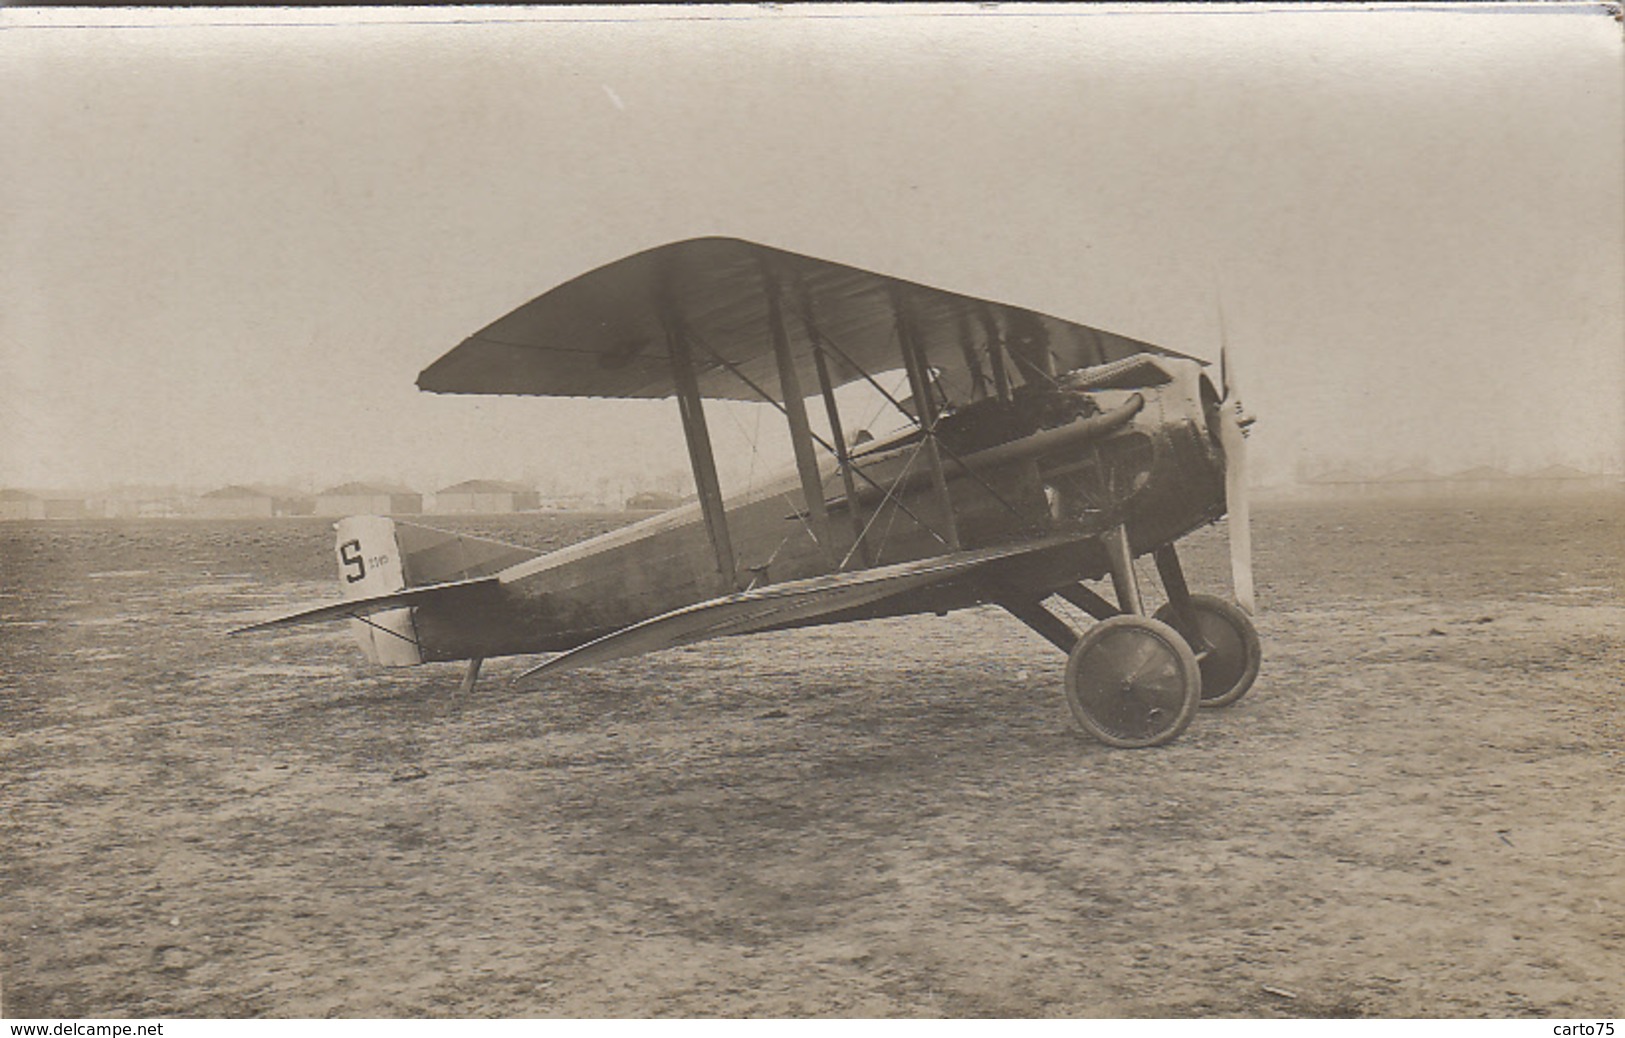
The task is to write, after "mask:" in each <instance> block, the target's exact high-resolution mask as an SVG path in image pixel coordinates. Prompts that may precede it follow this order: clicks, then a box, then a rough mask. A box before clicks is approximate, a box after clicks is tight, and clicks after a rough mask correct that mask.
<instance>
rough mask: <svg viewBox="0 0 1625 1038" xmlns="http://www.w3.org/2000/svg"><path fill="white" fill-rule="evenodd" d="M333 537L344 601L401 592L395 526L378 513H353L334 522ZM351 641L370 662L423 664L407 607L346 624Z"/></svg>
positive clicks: (403, 573)
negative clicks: (335, 539) (354, 642)
mask: <svg viewBox="0 0 1625 1038" xmlns="http://www.w3.org/2000/svg"><path fill="white" fill-rule="evenodd" d="M333 529H335V530H336V531H338V538H337V541H336V543H335V545H334V549H333V550H334V552H335V554H336V555H337V556H338V564H339V586H340V588H341V589H342V591H343V594H344V598H345V599H346V600H349V599H355V598H368V597H370V596H373V595H387V594H389V593H391V592H394V591H401V590H403V589H405V588H406V586H407V582H406V562H405V556H404V554H403V553H402V551H401V547H400V543H399V541H398V540H397V538H396V536H395V522H394V520H392V519H386V518H384V517H383V516H378V515H356V516H350V517H349V518H347V519H341V520H339V521H338V522H337V523H335V524H334V526H333ZM350 629H351V630H352V631H354V632H355V637H356V643H357V644H358V645H360V646H361V651H362V652H363V653H365V654H366V656H367V659H369V660H371V661H372V662H373V663H377V664H380V665H382V666H385V667H410V666H412V665H413V664H417V663H422V662H423V653H422V651H421V650H420V648H419V647H418V637H417V629H416V627H415V625H414V624H413V622H412V609H411V607H409V606H403V607H402V608H399V609H386V610H383V611H381V612H376V613H373V614H371V615H370V616H368V617H366V618H365V619H359V620H351V621H350Z"/></svg>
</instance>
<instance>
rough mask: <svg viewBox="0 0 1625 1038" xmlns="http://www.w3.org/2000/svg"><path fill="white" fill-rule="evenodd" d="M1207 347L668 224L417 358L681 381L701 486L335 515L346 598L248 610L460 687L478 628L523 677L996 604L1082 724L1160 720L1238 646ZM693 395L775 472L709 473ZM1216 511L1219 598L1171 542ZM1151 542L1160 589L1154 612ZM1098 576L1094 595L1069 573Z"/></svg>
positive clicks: (1220, 410) (487, 383) (1236, 570)
mask: <svg viewBox="0 0 1625 1038" xmlns="http://www.w3.org/2000/svg"><path fill="white" fill-rule="evenodd" d="M1221 366H1222V367H1224V371H1223V372H1222V373H1221V378H1220V384H1219V385H1215V384H1214V381H1213V380H1212V378H1211V377H1210V374H1209V371H1208V365H1207V364H1206V362H1204V361H1200V360H1198V359H1196V358H1193V357H1189V356H1186V355H1183V354H1180V353H1176V352H1174V351H1172V350H1168V349H1164V348H1161V347H1158V346H1155V345H1152V344H1150V343H1146V342H1140V341H1137V340H1135V339H1131V338H1127V337H1124V336H1122V335H1117V334H1113V333H1111V332H1108V331H1103V330H1101V329H1098V328H1093V327H1090V326H1087V325H1083V324H1078V323H1074V322H1071V321H1066V320H1061V319H1059V318H1056V317H1051V316H1048V315H1046V314H1042V313H1037V312H1035V311H1032V310H1027V309H1023V308H1020V307H1016V306H1010V305H1005V304H1001V303H996V302H991V301H988V300H985V299H977V298H973V297H970V296H965V295H960V294H958V293H955V292H949V291H944V290H941V289H937V288H931V287H927V286H925V285H921V284H916V283H913V282H910V281H905V280H902V279H899V278H896V277H891V276H886V275H882V274H876V273H872V272H869V271H866V270H860V269H857V268H854V267H850V266H845V265H842V264H839V263H833V262H828V261H825V260H820V259H814V258H811V257H808V256H803V255H798V254H795V253H791V252H787V251H783V250H780V249H776V248H771V247H768V246H765V245H759V244H755V243H752V242H748V241H743V240H739V239H733V238H699V239H693V240H687V241H680V242H675V243H672V244H667V245H662V246H659V247H657V248H653V249H649V250H647V251H644V252H640V253H638V254H636V255H633V256H630V257H627V258H624V259H621V260H618V261H616V262H613V263H610V264H608V265H606V266H603V267H599V268H598V269H595V270H592V271H590V272H588V273H586V274H583V275H581V276H579V277H577V278H575V279H573V280H571V281H568V282H566V283H564V284H562V285H559V286H558V287H556V288H554V289H552V290H550V291H548V292H547V293H545V294H543V295H541V296H539V297H538V298H536V299H534V300H532V301H530V302H529V303H526V304H524V305H523V306H521V307H519V308H518V309H517V310H514V311H513V312H512V313H510V314H508V315H507V316H505V317H502V318H500V319H499V320H497V321H495V322H494V323H492V324H490V325H489V326H487V327H485V328H484V329H482V330H480V331H478V332H476V333H475V334H473V335H472V336H470V337H469V338H468V339H466V340H465V341H464V342H462V343H461V344H460V345H458V346H457V347H456V348H455V349H453V350H451V351H450V352H449V353H447V354H446V355H444V356H443V357H441V358H440V359H439V360H437V361H435V362H434V363H433V364H431V365H430V366H429V367H428V368H426V369H425V370H424V371H423V372H422V373H421V374H420V375H419V377H418V381H417V384H418V387H419V388H420V389H422V390H425V391H428V392H433V393H483V394H524V395H534V396H555V397H606V398H650V399H656V398H671V397H676V400H677V404H678V411H679V414H680V416H681V421H682V432H683V436H684V438H685V441H686V443H687V452H688V457H689V460H690V462H691V464H692V468H693V476H694V483H695V487H696V488H697V491H698V492H697V495H696V499H695V500H694V501H693V502H691V503H690V504H687V505H684V506H681V507H678V508H676V509H674V510H671V511H669V512H666V513H663V514H660V515H657V516H654V517H652V518H649V519H647V520H644V521H641V522H636V523H633V524H631V525H629V526H626V527H624V528H621V529H618V530H615V531H613V532H611V533H608V534H605V535H603V536H600V537H595V538H593V539H590V540H587V541H584V542H582V543H579V544H576V545H573V546H570V547H566V548H563V549H561V550H558V551H552V552H547V553H539V552H535V551H532V550H530V549H526V548H522V547H518V546H515V545H510V544H505V543H501V542H497V541H493V540H487V539H483V538H478V537H473V536H467V535H462V534H455V533H449V532H444V531H438V530H432V529H429V528H426V527H422V526H418V525H415V524H409V523H406V522H397V521H395V520H392V519H389V518H385V517H381V516H361V517H353V518H348V519H344V520H341V521H340V522H339V523H338V524H337V525H336V529H337V532H338V537H337V543H336V546H335V549H334V550H335V553H336V557H337V562H338V570H339V577H340V587H341V590H342V594H343V596H344V597H343V600H342V601H340V602H337V603H335V604H331V605H324V606H321V607H318V608H314V609H308V610H305V611H303V612H300V613H297V614H294V615H292V616H286V617H282V618H279V619H276V620H271V621H268V622H265V623H259V624H255V625H253V626H251V627H247V628H243V630H245V631H246V630H264V629H267V628H276V627H282V626H286V625H289V624H300V623H311V622H317V621H324V620H348V621H349V622H350V623H351V625H352V626H353V627H354V629H355V631H356V636H357V639H358V641H359V642H360V644H361V647H362V649H363V650H364V651H365V653H366V654H367V656H368V657H369V658H370V659H371V660H372V661H374V662H375V663H379V664H384V665H392V666H400V665H412V664H419V663H428V662H434V661H449V660H466V661H468V663H467V670H466V673H465V677H464V680H463V686H462V687H463V689H464V690H465V691H466V690H469V689H472V688H473V684H474V681H475V680H476V678H477V676H478V674H479V668H480V663H481V661H482V660H484V659H487V658H490V657H495V656H510V655H525V654H542V653H549V654H554V655H552V656H551V657H550V658H549V659H547V660H545V661H544V662H542V663H541V664H540V665H538V666H535V667H533V668H532V669H530V670H528V671H526V672H525V674H524V678H526V679H535V678H536V677H537V676H538V675H544V674H548V673H557V672H559V671H562V670H565V669H567V668H574V667H584V666H592V665H597V664H602V663H605V662H607V661H610V660H616V659H620V658H623V657H628V656H634V655H638V654H643V653H651V652H655V651H658V650H662V649H668V648H672V647H675V646H680V645H687V644H691V643H695V642H699V641H703V640H705V639H710V638H716V637H720V636H724V635H743V634H751V633H756V632H764V631H779V630H784V629H787V628H794V627H802V626H810V625H817V624H838V623H846V622H849V621H858V620H866V619H872V618H877V617H890V616H900V615H906V614H921V613H936V614H944V615H945V614H947V613H950V612H953V611H955V610H960V609H965V608H968V607H972V606H979V605H988V604H993V605H997V606H999V607H1002V608H1003V609H1004V610H1006V611H1007V612H1008V613H1009V614H1010V615H1011V616H1013V617H1014V618H1015V619H1016V620H1019V621H1020V622H1021V623H1023V624H1025V625H1027V626H1028V627H1030V628H1032V629H1033V630H1034V631H1036V632H1037V633H1038V634H1039V635H1041V636H1042V637H1043V638H1044V639H1046V640H1047V641H1049V642H1050V643H1051V644H1053V645H1054V646H1056V647H1057V648H1059V649H1060V650H1061V651H1063V652H1065V653H1067V655H1068V660H1067V664H1066V669H1065V691H1066V700H1067V703H1068V705H1069V707H1070V709H1071V712H1072V715H1073V716H1074V717H1075V718H1076V720H1077V722H1078V723H1079V724H1080V725H1081V726H1082V727H1083V728H1084V729H1085V730H1086V731H1088V732H1089V733H1091V734H1093V735H1094V736H1096V737H1097V738H1099V739H1100V740H1102V741H1104V742H1106V743H1108V744H1110V745H1113V746H1122V747H1142V746H1153V745H1158V744H1161V743H1165V742H1168V741H1169V740H1172V739H1174V738H1176V737H1177V736H1178V735H1179V734H1180V732H1182V731H1183V730H1184V729H1185V727H1186V726H1187V725H1188V724H1189V723H1190V721H1191V719H1192V717H1193V716H1194V715H1195V713H1196V710H1197V708H1198V706H1199V705H1201V706H1223V705H1226V704H1229V703H1233V702H1235V701H1236V700H1237V699H1238V698H1240V697H1241V696H1242V695H1243V694H1244V693H1245V692H1246V691H1247V689H1248V688H1249V687H1250V686H1251V684H1252V683H1253V680H1254V678H1255V677H1256V676H1257V674H1258V669H1259V660H1260V646H1259V640H1258V635H1257V633H1256V631H1255V629H1254V627H1253V624H1252V622H1251V620H1250V619H1249V613H1250V612H1251V611H1252V608H1253V602H1252V597H1253V589H1252V568H1251V547H1250V541H1249V536H1248V527H1247V504H1246V496H1245V495H1246V490H1245V481H1246V475H1245V460H1244V453H1245V450H1244V433H1245V431H1246V430H1245V426H1246V424H1247V423H1248V422H1250V421H1251V419H1249V418H1247V417H1246V416H1245V415H1244V414H1243V412H1242V410H1241V407H1240V403H1239V400H1238V399H1237V398H1236V396H1235V387H1234V384H1233V378H1232V377H1231V376H1230V371H1229V368H1228V366H1227V365H1223V364H1222V362H1221ZM899 369H901V371H902V373H903V374H904V375H906V379H907V382H906V385H907V387H908V389H907V392H906V394H905V393H904V392H903V390H902V389H901V385H902V377H901V376H897V375H896V373H897V372H898V370H899ZM882 372H891V373H893V375H894V376H895V377H894V380H893V385H894V386H895V387H896V389H895V391H894V390H888V389H887V388H886V386H885V385H884V384H883V383H882V381H881V379H880V378H878V377H877V375H879V374H880V373H882ZM858 380H863V381H865V382H867V383H868V384H869V385H870V386H871V387H872V389H873V391H874V392H875V393H878V394H879V397H877V399H879V398H884V399H885V401H887V404H888V406H890V407H893V408H895V410H896V411H897V413H898V414H899V415H903V416H906V419H907V420H906V423H904V424H903V426H902V428H901V431H899V432H896V433H894V434H890V435H883V436H881V437H879V438H872V437H871V438H868V439H867V440H866V442H857V441H858V440H860V439H863V437H859V436H849V430H848V428H847V427H846V426H845V425H843V419H842V416H841V413H840V410H839V407H838V402H837V397H836V390H837V389H838V388H840V387H842V386H845V385H847V384H848V383H852V382H855V381H858ZM707 400H754V401H758V402H761V403H764V404H766V405H770V406H771V407H772V408H774V409H776V410H777V411H778V412H780V413H781V414H782V415H783V418H784V421H785V422H786V424H787V425H788V428H789V434H790V440H791V446H792V448H793V455H794V459H795V466H794V471H793V472H788V473H786V474H785V475H784V476H783V478H782V479H778V480H771V481H768V482H765V483H763V484H762V485H761V486H758V487H754V488H753V489H751V490H749V491H748V492H746V493H743V494H739V495H735V496H732V497H729V498H725V497H724V496H723V493H722V489H721V485H720V481H719V479H718V474H717V464H716V459H715V457H714V455H713V451H712V443H711V436H710V432H709V428H708V425H707V421H706V410H705V401H707ZM809 401H811V402H812V406H814V407H819V406H821V407H822V408H823V410H824V416H823V417H824V419H825V421H824V422H822V423H821V424H822V425H823V426H824V427H825V428H827V434H824V433H820V432H818V431H815V428H814V423H813V422H812V420H811V419H810V418H809V414H808V407H809ZM1227 513H1228V517H1229V519H1228V526H1229V531H1228V532H1229V538H1230V547H1231V561H1232V568H1233V577H1234V581H1233V584H1234V590H1235V593H1236V598H1237V601H1238V602H1239V607H1238V605H1237V604H1234V603H1232V602H1230V601H1228V600H1226V599H1224V598H1222V597H1218V596H1214V595H1207V594H1196V593H1192V592H1191V591H1190V589H1189V588H1188V586H1187V584H1186V580H1185V576H1184V573H1183V570H1182V568H1181V564H1180V559H1179V554H1178V551H1177V549H1176V542H1178V541H1179V539H1180V538H1182V537H1184V536H1185V535H1186V534H1188V533H1190V532H1191V531H1193V530H1195V529H1197V528H1199V527H1202V526H1204V525H1207V524H1212V523H1215V522H1217V521H1218V520H1219V519H1221V518H1223V517H1225V516H1226V514H1227ZM1144 555H1150V556H1152V558H1153V560H1154V562H1155V568H1156V570H1157V572H1158V574H1159V576H1160V578H1161V582H1162V585H1163V588H1164V591H1165V593H1166V604H1165V605H1163V606H1162V607H1161V608H1159V609H1158V610H1157V611H1156V612H1155V613H1154V614H1150V613H1148V611H1147V608H1146V605H1145V599H1144V597H1143V596H1142V590H1141V583H1140V580H1139V575H1138V572H1137V569H1136V561H1135V560H1136V559H1137V558H1138V557H1140V556H1144ZM1108 579H1109V581H1110V584H1111V590H1112V597H1111V598H1110V599H1108V598H1107V597H1106V596H1104V595H1102V594H1101V593H1099V592H1097V591H1095V590H1093V589H1092V588H1091V587H1090V586H1089V583H1090V582H1096V581H1105V580H1108ZM1057 596H1058V597H1059V598H1060V599H1062V600H1065V601H1067V602H1070V603H1072V605H1073V606H1075V607H1077V608H1076V610H1064V611H1063V612H1066V613H1081V614H1085V615H1087V616H1088V617H1091V618H1092V619H1093V621H1095V622H1093V623H1091V624H1089V625H1088V626H1087V629H1086V630H1083V631H1081V632H1080V631H1079V630H1078V629H1077V626H1075V621H1072V620H1068V619H1066V618H1064V616H1063V615H1060V614H1058V613H1057V612H1056V611H1055V610H1054V609H1052V608H1051V606H1050V605H1049V604H1047V600H1050V599H1051V598H1052V597H1057Z"/></svg>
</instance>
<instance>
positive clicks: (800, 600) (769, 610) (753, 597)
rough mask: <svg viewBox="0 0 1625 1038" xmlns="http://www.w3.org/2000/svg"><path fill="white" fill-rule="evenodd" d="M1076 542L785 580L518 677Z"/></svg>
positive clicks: (804, 618) (644, 626)
mask: <svg viewBox="0 0 1625 1038" xmlns="http://www.w3.org/2000/svg"><path fill="white" fill-rule="evenodd" d="M1071 540H1073V538H1068V537H1049V538H1044V539H1041V540H1035V541H1028V542H1026V543H1024V544H1018V545H1007V546H1004V547H1000V548H984V549H980V550H977V551H962V552H954V553H952V554H949V555H935V556H932V557H931V558H927V559H918V560H915V561H913V562H900V563H896V564H894V565H891V566H877V567H875V568H873V569H866V570H859V571H857V572H854V573H836V574H831V575H828V576H821V577H809V578H807V579H805V580H789V581H785V582H784V583H782V584H770V585H768V586H767V587H764V588H758V589H756V590H752V591H742V592H739V593H738V594H733V595H725V596H723V597H722V598H713V599H711V600H710V601H708V602H700V603H698V604H696V605H691V606H685V607H684V608H682V609H674V610H672V611H671V612H669V613H664V614H662V615H660V616H656V617H653V618H651V619H648V620H645V621H643V622H642V623H637V624H633V625H632V626H630V627H624V628H622V629H621V630H619V631H616V632H615V633H613V634H608V635H605V636H604V637H602V638H599V639H598V640H596V641H591V642H588V643H587V644H586V645H583V646H581V647H580V648H577V649H572V650H570V651H569V652H566V653H564V654H563V655H560V656H555V657H554V658H553V659H550V660H548V661H547V662H546V663H543V664H541V665H540V666H538V667H533V668H531V669H530V670H528V671H526V672H525V673H524V674H522V675H520V676H521V677H530V676H531V675H532V674H540V673H542V672H544V671H559V670H570V669H573V668H575V667H582V666H588V665H590V664H595V663H607V662H609V661H610V660H617V659H621V658H623V657H626V656H637V655H641V654H643V653H646V652H658V651H659V650H661V649H673V648H676V647H677V646H679V645H689V644H692V643H694V642H699V641H705V640H707V639H710V638H720V637H722V636H724V635H730V634H749V633H751V632H753V631H764V630H768V629H770V628H776V627H786V626H790V625H793V624H798V623H806V622H808V621H810V620H815V619H817V618H818V617H820V616H827V615H828V614H831V613H838V612H843V611H846V610H849V609H857V608H860V607H862V606H866V605H871V604H873V603H875V602H878V601H880V600H882V599H887V598H891V597H892V596H893V595H901V594H905V593H908V592H911V591H918V590H921V589H922V588H926V587H929V586H932V585H935V584H942V583H945V582H947V581H950V580H954V579H956V578H960V577H963V576H965V575H966V574H967V573H968V572H970V571H972V570H975V569H977V568H979V567H983V566H986V565H988V564H990V563H993V562H995V561H996V560H1000V559H1007V558H1009V557H1011V556H1014V555H1022V554H1026V553H1028V552H1034V551H1042V550H1044V549H1046V548H1054V547H1057V546H1059V545H1063V544H1066V543H1068V542H1069V541H1071Z"/></svg>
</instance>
